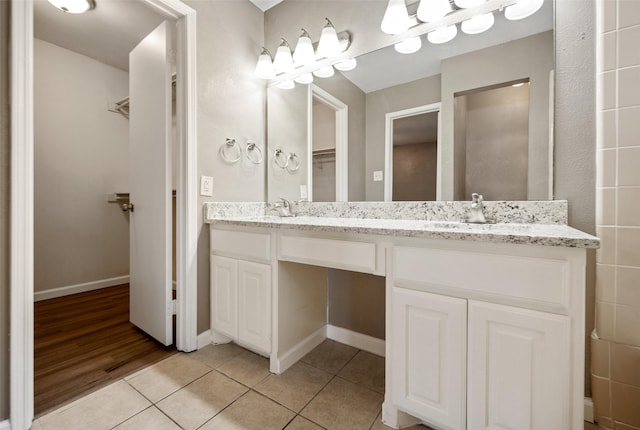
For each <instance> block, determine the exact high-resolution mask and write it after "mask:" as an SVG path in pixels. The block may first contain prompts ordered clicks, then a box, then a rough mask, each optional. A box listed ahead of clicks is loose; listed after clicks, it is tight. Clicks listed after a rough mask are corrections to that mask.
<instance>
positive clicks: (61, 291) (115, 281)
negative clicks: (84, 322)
mask: <svg viewBox="0 0 640 430" xmlns="http://www.w3.org/2000/svg"><path fill="white" fill-rule="evenodd" d="M128 282H129V275H127V276H118V277H116V278H109V279H100V280H98V281H92V282H85V283H83V284H76V285H69V286H66V287H60V288H52V289H50V290H44V291H36V292H35V293H34V294H33V300H34V301H36V302H39V301H41V300H47V299H55V298H56V297H63V296H70V295H71V294H78V293H85V292H87V291H93V290H99V289H101V288H108V287H115V286H116V285H121V284H126V283H128Z"/></svg>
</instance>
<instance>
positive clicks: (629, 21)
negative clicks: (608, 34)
mask: <svg viewBox="0 0 640 430" xmlns="http://www.w3.org/2000/svg"><path fill="white" fill-rule="evenodd" d="M639 24H640V2H639V1H638V0H618V28H624V27H629V26H631V25H639Z"/></svg>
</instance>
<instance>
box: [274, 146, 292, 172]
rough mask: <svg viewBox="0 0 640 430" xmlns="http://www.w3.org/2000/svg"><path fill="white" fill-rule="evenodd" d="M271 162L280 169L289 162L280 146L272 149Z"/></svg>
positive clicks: (284, 167) (285, 166)
mask: <svg viewBox="0 0 640 430" xmlns="http://www.w3.org/2000/svg"><path fill="white" fill-rule="evenodd" d="M273 162H274V163H275V165H276V166H278V167H279V168H281V169H286V168H287V165H288V164H289V159H288V158H287V156H286V155H285V153H284V151H283V150H282V148H276V150H275V151H273Z"/></svg>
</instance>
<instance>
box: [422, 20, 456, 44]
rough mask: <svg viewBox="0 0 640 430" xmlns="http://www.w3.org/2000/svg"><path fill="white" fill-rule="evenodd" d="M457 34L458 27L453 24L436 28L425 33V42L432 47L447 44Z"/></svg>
mask: <svg viewBox="0 0 640 430" xmlns="http://www.w3.org/2000/svg"><path fill="white" fill-rule="evenodd" d="M457 34H458V27H456V25H455V24H453V25H448V26H446V27H440V28H437V29H435V30H433V31H431V32H429V33H427V40H428V41H429V42H431V43H433V44H434V45H439V44H441V43H447V42H449V41H450V40H452V39H453V38H454V37H456V35H457Z"/></svg>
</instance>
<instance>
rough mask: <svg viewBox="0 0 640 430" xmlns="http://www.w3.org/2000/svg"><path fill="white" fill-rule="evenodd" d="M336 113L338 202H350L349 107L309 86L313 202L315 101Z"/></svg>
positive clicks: (309, 178)
mask: <svg viewBox="0 0 640 430" xmlns="http://www.w3.org/2000/svg"><path fill="white" fill-rule="evenodd" d="M314 98H317V99H318V100H320V101H321V102H322V103H323V104H325V105H327V106H329V107H330V108H331V109H333V110H334V111H335V112H336V201H337V202H346V201H348V200H349V167H348V166H349V106H348V105H347V104H345V103H343V102H342V101H341V100H339V99H337V98H336V97H334V96H333V95H332V94H330V93H328V92H326V91H325V90H323V89H322V88H320V87H319V86H317V85H314V84H311V85H309V97H308V108H307V153H308V154H309V156H308V157H307V163H308V164H307V184H308V185H307V188H308V189H307V192H308V194H309V200H310V201H313V99H314Z"/></svg>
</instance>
